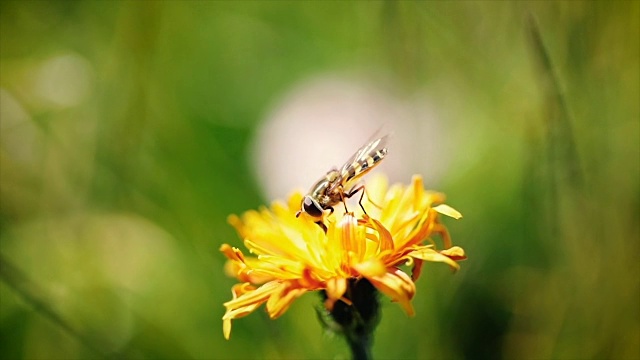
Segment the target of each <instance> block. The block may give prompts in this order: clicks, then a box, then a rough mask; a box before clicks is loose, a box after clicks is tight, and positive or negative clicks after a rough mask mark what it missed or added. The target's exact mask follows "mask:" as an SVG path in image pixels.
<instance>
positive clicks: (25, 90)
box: [0, 1, 640, 359]
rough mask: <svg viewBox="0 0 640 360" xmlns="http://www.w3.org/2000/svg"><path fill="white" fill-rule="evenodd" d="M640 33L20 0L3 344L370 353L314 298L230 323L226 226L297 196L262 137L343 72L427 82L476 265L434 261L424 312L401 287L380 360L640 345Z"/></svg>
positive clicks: (630, 353)
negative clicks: (456, 267)
mask: <svg viewBox="0 0 640 360" xmlns="http://www.w3.org/2000/svg"><path fill="white" fill-rule="evenodd" d="M638 28H640V3H639V2H606V3H605V2H602V3H600V2H577V1H572V2H514V3H508V2H453V3H450V2H430V1H429V2H395V1H394V2H252V1H247V2H217V1H216V2H214V1H211V2H207V1H188V2H178V1H174V2H164V1H127V2H68V1H62V2H53V1H49V2H36V1H3V2H1V3H0V35H1V36H0V49H1V50H2V52H1V54H0V60H1V62H0V96H1V97H0V99H1V102H0V110H1V112H0V114H1V118H0V125H1V126H0V166H1V168H0V196H1V198H2V201H1V202H0V255H1V257H0V259H1V260H2V262H1V263H0V265H1V266H0V280H1V281H0V300H1V303H0V358H3V359H4V358H7V359H9V358H11V359H14V358H16V359H19V358H22V359H36V358H37V359H48V358H51V359H60V358H65V359H67V358H143V359H146V358H153V359H178V358H181V359H182V358H198V359H247V358H269V359H270V358H292V359H293V358H346V357H347V356H348V355H347V354H348V351H347V348H346V346H345V345H344V344H343V343H342V342H341V340H340V339H334V338H329V337H328V336H327V335H326V334H324V333H323V330H322V326H321V325H320V324H319V322H318V321H317V319H315V316H316V315H315V312H314V310H313V309H314V307H315V306H316V305H317V303H318V299H317V297H316V296H305V297H303V298H302V299H300V300H299V301H296V302H295V303H294V305H293V306H292V307H291V308H290V309H289V310H288V312H287V313H286V314H285V315H284V316H283V317H281V318H280V319H278V320H276V321H272V320H270V319H269V318H268V316H267V315H266V314H265V313H264V312H263V311H257V312H256V313H254V314H252V315H251V316H249V317H246V318H243V319H240V320H238V321H235V322H234V329H233V333H232V338H231V340H230V341H225V340H224V339H223V337H222V321H221V317H222V314H223V313H224V308H223V306H222V303H223V302H225V301H227V300H229V299H230V297H231V292H230V287H231V285H232V284H233V283H234V280H232V279H229V278H226V277H225V276H224V274H223V270H222V269H223V264H224V259H223V256H222V255H221V254H220V253H219V252H218V248H219V246H220V245H221V244H222V243H230V244H233V245H234V246H240V244H241V239H238V237H237V235H236V234H235V232H234V231H233V229H232V228H231V227H230V226H229V225H228V224H227V223H226V217H227V215H228V214H231V213H241V212H242V211H244V210H247V209H252V208H257V207H258V206H260V205H261V204H265V203H268V202H270V201H272V200H273V199H266V198H265V197H264V196H263V195H262V191H261V188H260V186H261V175H263V174H256V173H255V171H253V169H252V168H251V167H250V165H249V164H250V160H251V156H252V154H251V152H250V150H249V149H250V148H251V146H252V141H253V140H252V139H253V137H254V136H255V134H256V132H257V131H258V126H259V125H260V123H261V120H262V119H263V118H264V117H265V116H266V114H267V113H268V110H269V109H270V107H272V106H273V105H274V104H275V103H276V102H277V101H278V99H280V98H281V97H282V96H283V94H285V93H286V92H288V91H290V89H291V88H292V87H293V86H294V84H296V83H298V82H299V81H300V80H301V79H305V78H308V77H311V76H314V75H316V74H321V73H327V72H338V73H345V74H347V75H352V74H358V76H363V77H366V78H369V79H373V81H374V82H382V83H384V84H385V85H387V86H389V87H390V88H392V89H393V92H394V93H396V94H397V96H398V97H399V98H406V99H409V98H411V96H412V95H413V94H416V93H419V92H425V91H426V92H428V93H429V96H430V99H431V101H432V102H433V103H434V104H437V106H438V109H439V111H441V112H442V113H443V115H442V118H441V121H442V123H443V124H445V126H446V127H447V129H448V130H449V134H450V135H451V136H450V137H449V138H447V139H446V141H447V143H448V144H450V147H451V148H455V151H454V152H453V155H454V157H453V158H452V159H450V161H451V164H450V167H449V169H450V171H449V172H448V174H447V176H446V178H445V179H444V181H443V182H442V183H441V184H440V185H439V186H438V188H437V190H441V191H443V192H445V193H447V195H448V203H449V204H451V205H452V206H454V207H455V208H456V209H458V210H460V211H461V212H462V213H463V214H464V216H465V217H464V219H463V220H461V221H458V222H455V223H454V222H451V221H448V222H447V225H448V227H449V229H450V231H451V233H452V237H453V240H454V243H455V244H457V245H460V246H462V247H464V248H465V250H466V251H467V254H468V256H469V260H467V261H466V262H464V263H462V264H461V265H462V270H461V271H460V272H459V273H458V274H456V275H455V276H451V274H450V273H449V272H448V270H447V269H446V268H445V267H442V268H440V267H436V266H429V267H428V268H427V266H426V267H425V269H423V275H422V278H421V279H420V280H419V281H418V283H417V285H418V293H417V296H416V298H415V299H414V305H415V307H416V313H417V315H416V317H415V318H412V319H407V318H406V316H405V315H404V314H403V313H402V311H401V310H400V309H399V308H398V307H397V306H395V305H393V306H392V305H389V304H388V302H387V299H386V298H383V297H381V298H380V300H381V307H382V318H381V322H380V325H379V326H378V330H377V332H376V334H375V343H374V347H373V354H374V358H380V359H383V358H421V359H422V358H434V359H440V358H448V359H450V358H488V359H496V358H526V357H531V358H566V359H576V358H616V359H633V358H638V357H640V353H639V351H640V350H639V349H640V311H639V308H638V305H637V304H638V303H639V302H640V284H639V282H638V279H639V278H640V265H638V264H639V263H640V262H638V261H637V259H636V257H637V254H638V253H640V243H639V242H638V239H639V238H640V229H639V226H638V219H639V218H640V189H639V185H640V166H639V164H640V141H639V136H640V135H639V134H640V121H639V119H640V104H639V102H638V99H639V98H640V70H639V66H638V59H639V58H640V37H639V35H638V31H637V29H638ZM393 122H394V120H393V119H390V127H393ZM321 125H322V124H319V126H321ZM337 131H338V130H337ZM367 132H369V130H367ZM305 135H306V134H305ZM429 140H430V139H424V141H425V142H428V141H429ZM420 145H421V144H416V149H418V150H419V149H420ZM418 150H415V151H418ZM391 151H393V150H392V149H391ZM417 154H418V155H417V156H419V153H417ZM310 161H312V159H310ZM291 171H292V172H295V171H296V169H291ZM319 175H320V174H319ZM406 181H407V182H408V181H409V179H406Z"/></svg>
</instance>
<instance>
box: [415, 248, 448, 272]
mask: <svg viewBox="0 0 640 360" xmlns="http://www.w3.org/2000/svg"><path fill="white" fill-rule="evenodd" d="M407 256H411V257H413V258H416V259H420V260H425V261H434V262H443V263H446V264H447V265H449V266H451V267H452V268H453V269H455V270H458V269H459V268H460V265H458V263H456V262H455V261H453V260H452V259H451V258H450V257H448V256H445V255H443V254H441V253H439V252H438V251H436V250H434V249H433V248H430V247H426V246H425V247H421V248H419V249H417V250H414V251H412V252H410V253H409V254H407Z"/></svg>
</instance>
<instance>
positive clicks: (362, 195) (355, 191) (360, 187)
mask: <svg viewBox="0 0 640 360" xmlns="http://www.w3.org/2000/svg"><path fill="white" fill-rule="evenodd" d="M360 190H362V194H360V200H358V204H359V205H360V208H361V209H362V211H364V213H365V214H367V211H366V210H365V209H364V206H362V198H363V197H364V193H365V191H366V190H365V187H364V185H360V186H358V187H356V188H353V189H351V191H349V193H348V194H344V196H345V197H347V198H351V197H352V196H353V195H355V194H356V193H357V192H358V191H360Z"/></svg>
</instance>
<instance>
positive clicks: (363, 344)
mask: <svg viewBox="0 0 640 360" xmlns="http://www.w3.org/2000/svg"><path fill="white" fill-rule="evenodd" d="M346 338H347V343H348V344H349V349H351V355H352V358H353V360H371V359H372V357H371V345H372V343H373V341H371V340H372V339H371V338H372V337H371V336H368V335H365V334H362V335H361V336H349V335H347V336H346Z"/></svg>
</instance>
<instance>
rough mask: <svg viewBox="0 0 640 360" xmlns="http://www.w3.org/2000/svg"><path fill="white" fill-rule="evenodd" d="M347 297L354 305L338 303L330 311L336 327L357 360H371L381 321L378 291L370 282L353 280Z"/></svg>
mask: <svg viewBox="0 0 640 360" xmlns="http://www.w3.org/2000/svg"><path fill="white" fill-rule="evenodd" d="M323 296H324V297H325V299H326V294H325V293H323ZM344 297H345V298H347V299H348V300H349V301H350V302H351V304H347V303H345V302H343V301H338V302H336V303H335V304H334V306H333V309H332V310H331V311H330V312H329V314H330V315H331V319H332V320H333V323H334V326H333V327H334V328H335V329H337V331H338V332H340V333H342V335H344V337H345V339H346V340H347V344H348V345H349V348H350V349H351V355H352V356H353V359H354V360H370V359H371V358H372V357H371V346H372V345H373V333H374V331H375V329H376V326H377V325H378V322H379V321H380V303H379V302H378V291H377V290H376V288H375V287H374V286H373V285H371V283H370V282H369V281H368V280H366V279H351V280H349V285H348V287H347V292H346V293H345V294H344Z"/></svg>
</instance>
